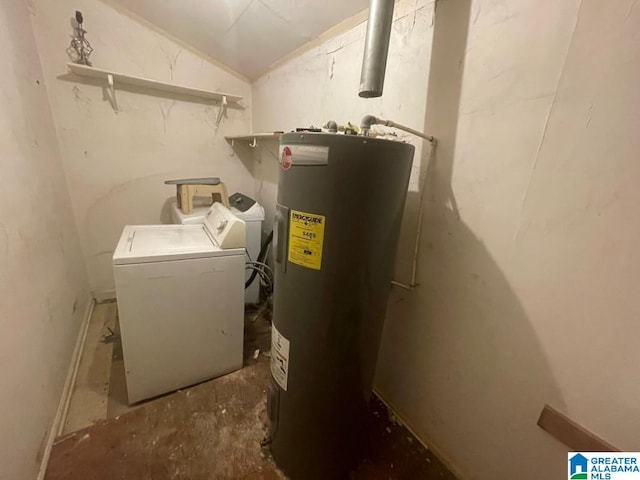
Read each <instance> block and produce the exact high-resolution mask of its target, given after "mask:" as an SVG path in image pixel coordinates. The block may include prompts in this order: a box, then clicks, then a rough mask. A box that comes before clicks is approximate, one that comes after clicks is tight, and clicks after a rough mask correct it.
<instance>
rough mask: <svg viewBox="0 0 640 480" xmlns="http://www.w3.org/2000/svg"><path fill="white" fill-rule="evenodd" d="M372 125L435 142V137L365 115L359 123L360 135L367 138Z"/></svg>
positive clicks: (391, 121) (390, 121)
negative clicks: (382, 126) (402, 131)
mask: <svg viewBox="0 0 640 480" xmlns="http://www.w3.org/2000/svg"><path fill="white" fill-rule="evenodd" d="M372 125H384V126H385V127H393V128H397V129H398V130H404V131H405V132H408V133H411V134H412V135H416V136H418V137H421V138H424V139H425V140H429V141H430V142H431V143H433V144H434V145H435V144H436V142H437V140H436V139H435V137H433V136H431V135H427V134H426V133H424V132H420V131H419V130H414V129H413V128H410V127H407V126H406V125H402V124H400V123H396V122H394V121H393V120H385V119H383V118H378V117H374V116H373V115H365V116H364V117H362V121H361V122H360V129H361V130H362V134H363V135H365V136H368V135H369V131H370V130H371V126H372Z"/></svg>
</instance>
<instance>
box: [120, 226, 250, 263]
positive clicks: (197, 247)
mask: <svg viewBox="0 0 640 480" xmlns="http://www.w3.org/2000/svg"><path fill="white" fill-rule="evenodd" d="M221 255H244V249H242V248H237V249H225V250H223V249H221V248H220V247H219V246H217V245H216V244H215V243H214V241H213V240H212V239H211V237H210V236H209V234H208V233H207V231H206V229H205V228H204V225H127V226H126V227H124V230H123V231H122V235H121V236H120V241H119V242H118V246H117V247H116V250H115V252H114V254H113V264H114V265H126V264H131V263H148V262H162V261H167V260H185V259H190V258H207V257H217V256H221Z"/></svg>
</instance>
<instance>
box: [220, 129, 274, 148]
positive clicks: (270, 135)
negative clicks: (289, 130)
mask: <svg viewBox="0 0 640 480" xmlns="http://www.w3.org/2000/svg"><path fill="white" fill-rule="evenodd" d="M282 133H283V132H266V133H250V134H246V135H230V136H227V137H224V138H225V139H226V140H227V142H229V143H231V146H232V147H233V146H234V143H235V142H246V143H248V144H249V146H250V147H255V146H257V145H258V140H276V141H278V140H279V139H280V135H282Z"/></svg>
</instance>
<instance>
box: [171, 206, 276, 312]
mask: <svg viewBox="0 0 640 480" xmlns="http://www.w3.org/2000/svg"><path fill="white" fill-rule="evenodd" d="M209 208H210V207H208V206H194V207H193V213H182V210H180V208H179V207H178V205H177V203H176V202H173V203H172V204H171V218H172V220H173V223H177V224H182V225H197V224H199V223H202V222H203V221H204V217H205V215H206V213H207V211H208V210H209ZM230 210H231V211H232V212H233V213H234V214H235V215H236V216H238V217H239V218H240V219H242V220H244V222H245V224H246V226H247V252H248V253H249V256H250V257H251V260H254V261H255V260H257V259H258V254H259V253H260V247H261V246H262V221H263V220H264V208H262V205H260V204H259V203H258V202H255V203H254V204H253V205H252V206H251V207H250V208H248V209H247V210H245V211H244V212H243V211H240V210H239V209H238V208H236V207H233V206H232V207H231V209H230ZM250 276H251V270H247V273H246V279H247V280H248V279H249V277H250ZM244 293H245V295H244V301H245V303H257V302H258V301H259V300H260V278H259V277H256V279H255V280H254V281H253V283H252V284H251V285H250V286H249V288H247V289H246V290H245V292H244Z"/></svg>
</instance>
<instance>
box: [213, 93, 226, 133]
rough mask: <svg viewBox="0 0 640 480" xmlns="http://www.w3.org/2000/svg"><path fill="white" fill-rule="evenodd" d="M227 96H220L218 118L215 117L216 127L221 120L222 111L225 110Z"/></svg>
mask: <svg viewBox="0 0 640 480" xmlns="http://www.w3.org/2000/svg"><path fill="white" fill-rule="evenodd" d="M227 105H228V102H227V96H226V95H223V96H222V101H221V102H220V110H218V118H217V119H216V127H219V126H220V121H221V120H222V116H223V115H224V112H225V111H226V110H227Z"/></svg>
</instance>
